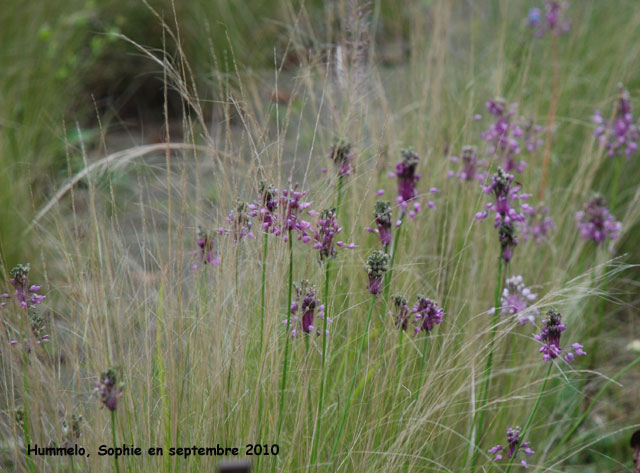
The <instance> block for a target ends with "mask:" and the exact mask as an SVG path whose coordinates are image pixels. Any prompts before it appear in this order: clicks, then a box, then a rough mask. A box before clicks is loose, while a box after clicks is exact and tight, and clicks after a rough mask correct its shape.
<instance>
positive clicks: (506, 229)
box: [498, 221, 518, 263]
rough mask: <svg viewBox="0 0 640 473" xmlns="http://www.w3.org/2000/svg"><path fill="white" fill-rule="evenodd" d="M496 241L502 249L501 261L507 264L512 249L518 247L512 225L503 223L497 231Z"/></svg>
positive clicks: (511, 255) (511, 254)
mask: <svg viewBox="0 0 640 473" xmlns="http://www.w3.org/2000/svg"><path fill="white" fill-rule="evenodd" d="M498 240H500V247H501V249H502V261H504V262H505V263H508V262H509V261H511V258H513V249H514V248H515V247H516V246H517V245H518V238H517V237H516V235H515V232H514V229H513V225H512V224H511V223H507V222H506V221H503V222H502V223H501V224H500V228H499V229H498Z"/></svg>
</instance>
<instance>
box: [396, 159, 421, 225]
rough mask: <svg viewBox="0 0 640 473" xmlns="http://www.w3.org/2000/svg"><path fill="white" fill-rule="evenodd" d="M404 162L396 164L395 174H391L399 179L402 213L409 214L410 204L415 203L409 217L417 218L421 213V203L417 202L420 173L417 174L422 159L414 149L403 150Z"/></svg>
mask: <svg viewBox="0 0 640 473" xmlns="http://www.w3.org/2000/svg"><path fill="white" fill-rule="evenodd" d="M401 154H402V161H400V162H399V163H397V164H396V169H395V172H392V173H389V176H394V177H396V178H397V179H398V199H397V201H398V204H399V205H400V208H401V212H402V213H403V214H404V213H406V212H407V208H408V207H409V202H413V209H411V210H409V211H408V213H409V217H410V218H411V219H413V218H415V216H416V214H417V213H418V212H419V211H420V202H418V201H417V200H416V198H417V196H418V194H417V191H416V186H417V184H418V181H419V180H420V173H419V172H417V171H416V170H417V168H418V162H419V161H420V157H419V156H418V154H417V153H416V152H415V151H413V149H411V148H409V149H403V150H402V151H401Z"/></svg>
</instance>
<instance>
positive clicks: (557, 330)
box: [533, 309, 587, 363]
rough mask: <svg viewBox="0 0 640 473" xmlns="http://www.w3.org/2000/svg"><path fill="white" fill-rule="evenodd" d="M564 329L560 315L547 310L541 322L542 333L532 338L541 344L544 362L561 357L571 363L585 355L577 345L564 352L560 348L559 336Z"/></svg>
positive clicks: (554, 311)
mask: <svg viewBox="0 0 640 473" xmlns="http://www.w3.org/2000/svg"><path fill="white" fill-rule="evenodd" d="M566 328H567V327H566V325H565V324H563V323H562V316H561V315H560V313H559V312H558V311H556V310H555V309H549V311H548V312H547V317H546V318H545V319H544V321H543V322H542V331H541V332H540V333H539V334H535V335H534V336H533V338H534V340H537V341H539V342H542V343H543V345H542V346H541V347H540V353H542V359H543V360H544V361H551V360H553V359H555V358H558V357H559V356H560V355H563V358H564V360H565V361H566V362H567V363H568V362H571V361H573V360H574V359H575V357H576V356H583V355H586V354H587V353H586V352H585V351H584V350H583V349H582V345H580V344H579V343H574V344H573V345H572V348H573V350H564V349H563V348H562V347H561V346H560V336H561V335H562V332H564V331H565V330H566Z"/></svg>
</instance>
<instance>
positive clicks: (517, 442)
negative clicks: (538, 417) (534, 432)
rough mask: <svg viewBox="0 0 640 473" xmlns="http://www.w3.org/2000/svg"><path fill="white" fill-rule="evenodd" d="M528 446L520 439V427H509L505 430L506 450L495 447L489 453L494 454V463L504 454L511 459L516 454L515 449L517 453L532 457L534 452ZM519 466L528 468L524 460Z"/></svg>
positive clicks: (499, 446)
mask: <svg viewBox="0 0 640 473" xmlns="http://www.w3.org/2000/svg"><path fill="white" fill-rule="evenodd" d="M530 445H531V444H530V443H529V442H523V441H522V439H521V438H520V427H514V428H511V427H510V428H508V429H507V448H505V447H503V446H502V445H496V446H495V447H491V448H490V449H489V453H493V454H495V456H496V457H495V459H496V461H500V460H502V459H503V458H504V455H505V454H506V456H507V458H512V457H513V456H514V455H515V454H516V449H518V453H520V452H524V453H525V455H533V454H534V453H536V452H534V451H533V450H532V449H531V447H530ZM507 450H508V451H507ZM520 464H521V465H522V466H524V467H525V468H526V467H527V466H528V465H527V462H526V461H525V460H521V461H520Z"/></svg>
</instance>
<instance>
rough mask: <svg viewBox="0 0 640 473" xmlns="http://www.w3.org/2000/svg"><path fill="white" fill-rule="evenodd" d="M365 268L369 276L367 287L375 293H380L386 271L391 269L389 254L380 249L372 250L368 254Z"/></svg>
mask: <svg viewBox="0 0 640 473" xmlns="http://www.w3.org/2000/svg"><path fill="white" fill-rule="evenodd" d="M364 268H365V271H366V272H367V275H368V276H369V281H368V283H367V289H368V290H369V292H370V293H371V294H373V295H378V294H380V291H382V280H383V278H384V273H386V272H387V271H388V270H389V255H388V254H386V253H385V252H384V251H380V250H375V251H373V252H371V254H370V255H369V256H367V260H366V262H365V266H364Z"/></svg>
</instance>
